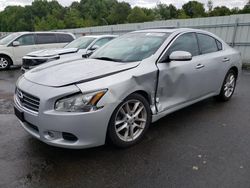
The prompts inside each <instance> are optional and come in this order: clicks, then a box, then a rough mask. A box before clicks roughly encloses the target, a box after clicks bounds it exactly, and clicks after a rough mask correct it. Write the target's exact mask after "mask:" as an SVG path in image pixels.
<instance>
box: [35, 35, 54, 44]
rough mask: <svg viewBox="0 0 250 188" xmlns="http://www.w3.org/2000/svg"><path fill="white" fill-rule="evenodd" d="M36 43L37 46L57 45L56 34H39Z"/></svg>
mask: <svg viewBox="0 0 250 188" xmlns="http://www.w3.org/2000/svg"><path fill="white" fill-rule="evenodd" d="M36 43H37V44H51V43H57V40H56V35H55V34H46V33H45V34H42V33H40V34H37V35H36Z"/></svg>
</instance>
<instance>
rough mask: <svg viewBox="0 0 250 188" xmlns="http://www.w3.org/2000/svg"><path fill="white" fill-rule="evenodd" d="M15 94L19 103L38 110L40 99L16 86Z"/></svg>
mask: <svg viewBox="0 0 250 188" xmlns="http://www.w3.org/2000/svg"><path fill="white" fill-rule="evenodd" d="M16 96H17V98H18V99H19V101H20V103H21V105H22V106H23V107H25V108H27V109H29V110H32V111H35V112H38V110H39V105H40V99H39V98H37V97H35V96H33V95H30V94H28V93H26V92H24V91H21V90H20V89H18V88H16Z"/></svg>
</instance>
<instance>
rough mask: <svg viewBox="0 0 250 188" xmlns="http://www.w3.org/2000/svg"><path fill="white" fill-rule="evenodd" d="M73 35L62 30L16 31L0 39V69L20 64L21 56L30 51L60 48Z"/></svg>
mask: <svg viewBox="0 0 250 188" xmlns="http://www.w3.org/2000/svg"><path fill="white" fill-rule="evenodd" d="M74 39H75V36H74V35H73V34H71V33H63V32H18V33H12V34H10V35H8V36H6V37H4V38H2V39H1V40H0V70H3V69H8V68H9V67H10V66H11V65H22V57H23V56H24V55H26V54H28V53H30V52H32V51H36V50H42V49H48V48H61V47H63V46H65V45H66V44H67V43H69V42H71V41H73V40H74Z"/></svg>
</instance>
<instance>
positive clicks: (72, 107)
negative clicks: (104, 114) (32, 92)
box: [55, 90, 107, 112]
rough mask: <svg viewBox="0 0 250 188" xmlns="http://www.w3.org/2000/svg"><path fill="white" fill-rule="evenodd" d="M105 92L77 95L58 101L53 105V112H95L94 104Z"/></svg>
mask: <svg viewBox="0 0 250 188" xmlns="http://www.w3.org/2000/svg"><path fill="white" fill-rule="evenodd" d="M106 92H107V90H101V91H97V92H93V93H88V94H83V93H78V94H75V95H71V96H69V97H65V98H62V99H60V100H58V101H57V102H56V104H55V110H56V111H61V112H90V111H93V110H97V109H98V107H97V106H96V104H97V103H98V101H99V100H100V99H101V98H102V97H103V95H104V94H105V93H106Z"/></svg>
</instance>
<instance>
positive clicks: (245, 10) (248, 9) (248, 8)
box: [240, 0, 250, 14]
mask: <svg viewBox="0 0 250 188" xmlns="http://www.w3.org/2000/svg"><path fill="white" fill-rule="evenodd" d="M240 13H243V14H246V13H250V0H248V2H247V4H246V5H245V6H244V8H243V9H242V10H241V11H240Z"/></svg>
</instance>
